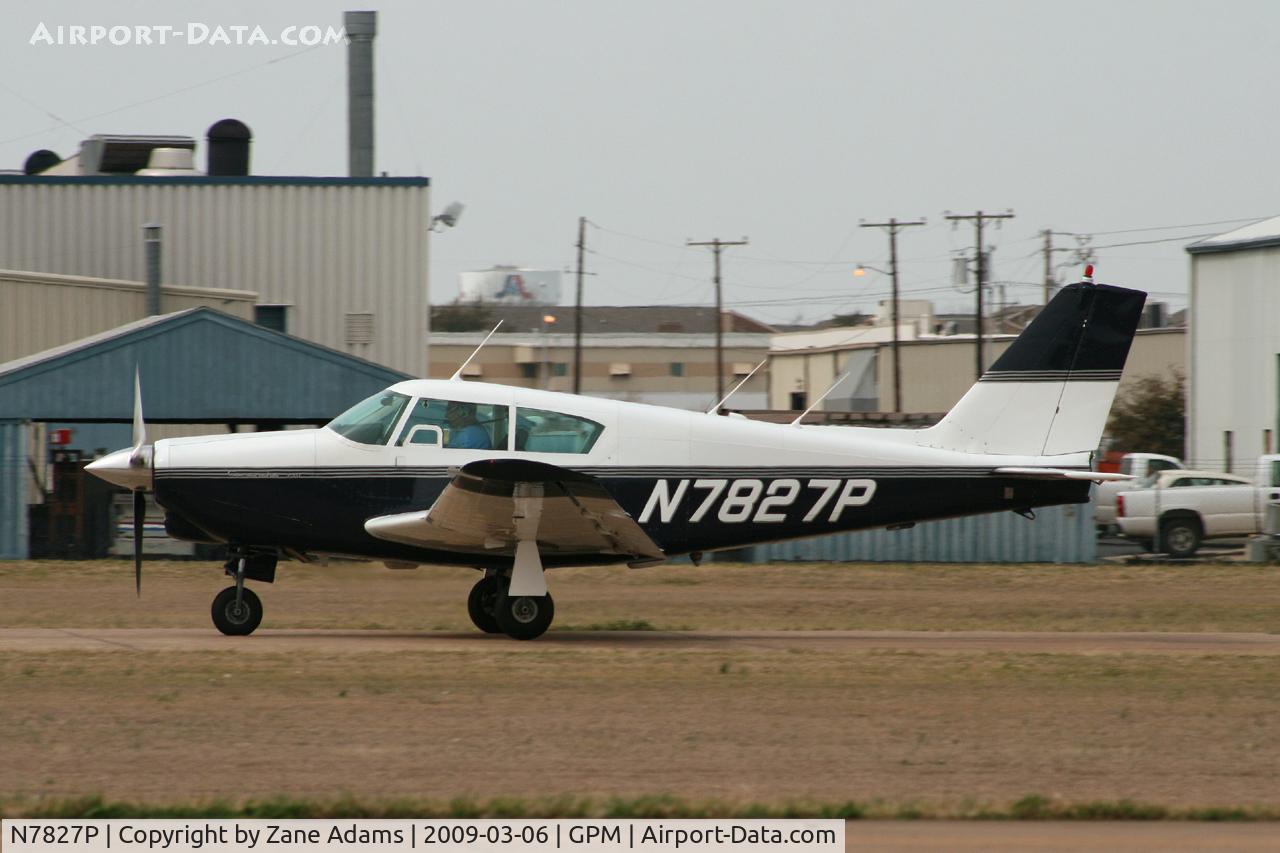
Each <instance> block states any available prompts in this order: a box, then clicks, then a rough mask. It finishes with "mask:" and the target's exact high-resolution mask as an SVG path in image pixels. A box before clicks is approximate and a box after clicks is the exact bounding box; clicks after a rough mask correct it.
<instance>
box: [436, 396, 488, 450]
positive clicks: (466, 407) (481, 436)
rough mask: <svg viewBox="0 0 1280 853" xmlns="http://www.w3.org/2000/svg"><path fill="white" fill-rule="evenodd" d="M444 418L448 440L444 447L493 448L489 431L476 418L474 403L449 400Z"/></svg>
mask: <svg viewBox="0 0 1280 853" xmlns="http://www.w3.org/2000/svg"><path fill="white" fill-rule="evenodd" d="M445 419H446V420H447V421H448V422H449V440H448V442H446V444H445V447H463V448H472V449H476V450H491V449H493V442H492V441H491V440H490V439H489V432H488V431H487V430H486V429H485V428H484V427H482V426H481V425H480V424H479V422H478V421H477V420H476V406H475V403H459V402H455V401H450V403H449V407H448V408H447V409H445Z"/></svg>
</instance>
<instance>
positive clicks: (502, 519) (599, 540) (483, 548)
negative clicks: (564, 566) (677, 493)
mask: <svg viewBox="0 0 1280 853" xmlns="http://www.w3.org/2000/svg"><path fill="white" fill-rule="evenodd" d="M365 530H367V531H368V532H369V534H370V535H371V536H376V537H378V538H379V539H387V540H390V541H392V542H400V543H403V544H408V545H415V546H418V547H422V548H432V549H440V550H446V551H462V552H464V553H477V554H480V553H499V554H511V555H512V556H514V555H515V551H516V547H517V545H518V543H519V542H520V541H521V540H522V539H523V540H534V541H536V542H537V545H538V550H539V551H540V552H542V553H543V554H544V555H552V554H565V555H589V554H602V555H618V556H629V557H634V558H636V559H644V560H662V559H665V556H666V555H665V554H663V552H662V549H661V548H659V547H658V545H657V543H655V542H654V541H653V540H652V539H650V538H649V536H648V534H646V533H645V532H644V531H643V530H642V529H641V528H640V525H638V524H636V522H635V520H634V519H633V518H632V517H631V516H630V515H628V514H627V511H626V510H624V509H623V508H622V507H621V506H620V505H619V504H618V502H617V501H616V500H614V499H613V496H612V495H610V494H609V493H608V492H607V491H606V490H605V488H604V487H603V486H602V485H601V484H600V483H599V481H597V480H596V479H595V478H594V477H590V476H588V475H586V474H581V473H579V472H577V471H571V470H569V469H567V468H561V467H559V466H556V465H547V464H544V463H540V462H529V461H525V460H517V459H489V460H484V461H481V462H472V463H471V464H469V465H466V466H464V467H463V468H462V469H461V470H460V471H459V472H458V473H457V474H456V475H455V476H454V478H453V480H452V481H450V483H449V485H447V486H446V487H445V489H444V491H443V492H441V494H440V497H439V498H437V499H436V501H435V503H434V504H432V505H431V508H430V509H428V510H426V511H425V512H424V511H421V510H418V511H414V512H406V513H397V514H394V515H383V516H378V517H376V518H371V519H369V520H368V521H366V522H365Z"/></svg>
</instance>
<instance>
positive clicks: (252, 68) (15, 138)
mask: <svg viewBox="0 0 1280 853" xmlns="http://www.w3.org/2000/svg"><path fill="white" fill-rule="evenodd" d="M323 46H324V45H323V44H314V45H312V46H311V47H305V48H303V49H302V50H295V51H294V52H293V53H286V54H285V55H284V56H277V57H276V58H275V59H268V60H267V61H266V62H259V63H258V64H257V65H250V66H248V67H247V68H241V69H240V70H239V71H232V72H230V73H228V74H220V75H219V76H217V77H210V78H209V79H208V80H205V81H203V82H200V83H193V84H191V85H190V86H183V87H182V88H181V89H174V90H173V91H171V92H165V93H164V94H162V95H155V96H154V97H150V98H144V99H142V100H141V101H134V102H133V103H131V104H125V105H124V106H122V107H116V108H114V109H110V110H106V111H104V112H100V113H94V114H93V115H89V116H84V117H83V118H78V119H76V121H78V122H88V121H93V120H94V119H99V118H103V117H105V116H109V115H115V114H116V113H121V112H124V111H125V110H131V109H133V108H134V107H141V106H144V105H146V104H153V103H155V102H156V101H162V100H164V99H165V98H172V97H173V96H174V95H181V94H183V93H185V92H190V91H192V90H194V89H200V88H203V87H205V86H210V85H212V84H214V83H219V82H221V81H223V80H229V79H231V78H232V77H238V76H240V75H241V74H247V73H249V72H250V71H256V70H258V69H259V68H265V67H266V66H268V65H275V64H276V63H278V62H285V61H287V60H290V59H293V58H294V57H297V56H301V55H302V54H304V53H310V52H311V51H313V50H315V49H317V48H319V47H323ZM10 91H12V90H10ZM14 94H17V93H14ZM50 115H52V113H50ZM55 118H56V116H55ZM58 121H59V122H60V123H61V124H65V125H67V126H68V127H71V128H72V129H74V130H77V131H79V132H80V133H85V131H83V130H80V128H78V127H76V126H75V125H74V124H71V123H70V122H66V121H63V120H62V119H58ZM56 128H57V125H54V126H53V127H46V128H44V129H43V130H37V131H33V132H32V133H24V134H22V135H21V136H12V137H10V138H8V139H0V145H8V144H9V143H10V142H19V141H21V140H23V139H30V138H31V137H33V136H41V135H43V134H45V133H48V132H49V131H51V130H54V129H56ZM86 135H88V134H86Z"/></svg>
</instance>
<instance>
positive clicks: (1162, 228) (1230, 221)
mask: <svg viewBox="0 0 1280 853" xmlns="http://www.w3.org/2000/svg"><path fill="white" fill-rule="evenodd" d="M1270 218H1271V217H1269V216H1251V217H1249V218H1247V219H1219V220H1217V221H1216V222H1188V223H1187V224H1185V225H1152V226H1149V227H1147V228H1121V229H1118V230H1116V231H1093V232H1091V233H1090V234H1077V233H1075V232H1072V231H1057V232H1054V233H1056V234H1062V235H1064V236H1070V237H1082V236H1093V237H1099V236H1102V237H1105V236H1107V235H1109V234H1137V233H1138V232H1141V231H1173V230H1174V229H1176V228H1203V227H1205V226H1208V225H1234V224H1235V223H1238V222H1259V221H1261V220H1263V219H1270Z"/></svg>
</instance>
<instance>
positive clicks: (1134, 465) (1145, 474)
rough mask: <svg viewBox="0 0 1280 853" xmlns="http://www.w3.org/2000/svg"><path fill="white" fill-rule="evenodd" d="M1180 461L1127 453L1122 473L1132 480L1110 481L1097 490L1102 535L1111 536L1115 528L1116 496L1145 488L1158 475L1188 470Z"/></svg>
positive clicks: (1096, 509) (1095, 517)
mask: <svg viewBox="0 0 1280 853" xmlns="http://www.w3.org/2000/svg"><path fill="white" fill-rule="evenodd" d="M1186 467H1187V466H1185V465H1183V464H1182V460H1181V459H1175V458H1174V457H1172V456H1165V455H1164V454H1161V453H1126V454H1125V455H1124V456H1123V457H1122V458H1121V459H1120V473H1121V474H1128V475H1129V476H1130V477H1132V478H1133V479H1132V480H1107V481H1105V482H1102V483H1099V484H1098V485H1097V486H1096V487H1095V489H1094V496H1093V520H1094V523H1095V524H1096V525H1097V526H1098V532H1099V533H1111V532H1113V530H1112V528H1114V527H1115V526H1116V495H1118V494H1120V493H1121V492H1127V491H1130V490H1132V489H1139V488H1146V487H1147V486H1149V485H1151V484H1152V483H1154V482H1155V478H1156V474H1159V473H1160V472H1161V471H1173V470H1180V469H1183V468H1186Z"/></svg>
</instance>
